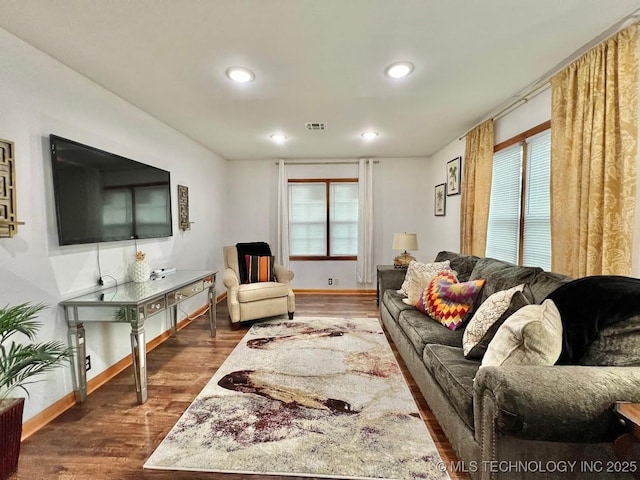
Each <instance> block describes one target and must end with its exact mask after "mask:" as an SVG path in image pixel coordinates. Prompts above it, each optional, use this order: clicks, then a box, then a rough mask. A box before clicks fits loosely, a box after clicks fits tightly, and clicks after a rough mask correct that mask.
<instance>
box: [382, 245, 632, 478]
mask: <svg viewBox="0 0 640 480" xmlns="http://www.w3.org/2000/svg"><path fill="white" fill-rule="evenodd" d="M445 260H449V262H450V266H451V268H452V269H453V270H455V271H456V272H457V274H458V279H459V280H460V281H466V280H468V279H485V281H486V282H485V285H484V287H483V289H482V291H481V292H480V294H479V296H478V298H477V299H476V302H475V305H474V308H476V307H477V305H479V304H481V303H482V302H483V301H484V300H486V298H488V297H489V296H490V295H491V294H492V293H494V292H497V291H500V290H505V289H507V288H510V287H513V286H516V285H519V284H521V283H525V284H526V285H528V288H529V289H530V295H531V296H532V300H533V302H534V303H541V302H542V301H543V300H544V299H545V298H547V296H548V295H550V294H552V293H553V292H555V291H560V290H557V289H558V288H559V287H561V286H563V285H570V284H571V285H572V287H573V284H574V283H575V282H574V281H572V279H570V278H568V277H564V276H562V275H558V274H554V273H550V272H546V271H543V270H542V269H540V268H533V267H520V266H515V265H511V264H508V263H505V262H502V261H499V260H494V259H490V258H478V257H473V256H465V255H460V254H456V253H452V252H440V253H439V254H438V255H437V257H436V259H435V260H434V261H436V262H441V261H445ZM630 282H631V293H630V294H629V295H627V296H620V298H615V299H612V303H619V304H626V305H629V303H630V302H629V299H633V302H632V303H634V305H633V306H632V307H633V308H635V309H637V308H638V305H637V304H638V303H640V301H637V299H640V290H639V289H638V285H640V281H635V280H630ZM634 282H635V283H634ZM399 288H400V285H399V284H385V283H384V282H381V284H380V292H381V293H380V296H381V298H380V317H381V320H382V322H383V324H384V326H385V328H386V330H387V332H388V334H389V335H390V337H391V338H392V340H393V342H394V343H395V345H396V347H397V349H398V351H399V353H400V355H401V356H402V358H403V360H404V361H405V363H406V365H407V367H408V369H409V371H410V372H411V374H412V376H413V378H414V379H415V381H416V383H417V384H418V386H419V388H420V390H421V392H422V394H423V396H424V397H425V399H426V401H427V403H428V405H429V407H430V409H431V410H432V412H433V414H434V415H435V417H436V419H437V420H438V422H439V424H440V425H441V427H442V429H443V431H444V432H445V434H446V436H447V438H448V439H449V441H450V442H451V445H452V446H453V448H454V450H455V451H456V453H457V455H458V456H459V458H460V460H461V463H460V464H457V465H448V468H449V469H450V470H451V469H461V468H463V469H465V470H466V471H468V472H469V473H470V475H471V477H472V478H474V479H477V478H481V479H496V478H500V479H502V478H505V479H516V478H527V479H528V478H575V479H583V478H594V479H596V478H597V479H600V478H632V475H631V474H630V470H633V469H634V467H633V465H629V466H627V467H626V468H625V466H624V465H623V464H622V463H614V462H615V461H616V459H615V456H614V455H613V452H612V441H613V439H614V438H615V437H616V436H617V435H618V434H620V433H621V431H620V429H621V427H620V424H619V422H617V421H616V419H615V416H614V413H613V409H612V405H613V403H614V402H615V401H621V400H622V401H634V402H640V358H639V356H640V343H639V340H640V315H639V314H640V312H635V313H636V314H635V315H634V314H633V313H634V312H633V311H632V308H631V307H629V308H627V309H626V310H625V312H623V315H622V317H621V321H619V322H618V320H620V319H617V318H616V319H615V320H616V322H617V323H614V324H609V323H608V322H607V321H603V320H602V317H603V316H604V317H606V318H608V317H611V314H610V313H609V310H607V309H606V308H604V307H603V308H600V305H604V304H605V303H606V302H603V301H602V299H599V298H598V297H597V295H596V296H595V297H594V294H593V292H592V291H590V290H589V289H587V288H585V287H580V285H578V284H576V285H575V287H573V288H572V289H571V290H569V291H570V293H571V295H573V296H574V297H576V295H577V298H578V299H584V302H582V301H580V302H578V303H584V305H583V307H584V309H588V310H589V312H587V313H584V314H583V313H580V312H581V310H580V309H577V310H576V312H578V313H580V315H585V316H586V315H591V316H592V317H593V318H592V323H593V324H595V327H594V328H592V329H591V331H589V332H587V333H585V332H586V330H585V331H584V332H579V333H581V334H584V335H583V336H585V338H586V337H588V338H589V342H587V343H588V344H587V343H585V345H584V348H583V349H582V350H581V351H575V352H573V353H574V354H575V355H574V358H573V360H571V359H569V361H565V362H564V363H567V364H564V365H558V364H556V365H553V366H501V367H491V366H485V367H483V368H479V367H480V365H481V361H480V360H467V359H466V358H465V357H464V355H463V350H462V337H463V330H464V327H461V328H459V329H457V330H454V331H451V330H449V329H447V328H446V327H444V326H442V325H441V324H440V323H437V322H436V321H433V320H432V319H430V318H428V317H427V316H426V315H425V314H423V313H421V312H420V311H418V310H417V309H416V308H414V307H413V306H410V305H406V304H405V303H403V302H402V298H403V297H402V296H401V295H399V294H398V293H397V292H396V291H397V290H398V289H399ZM580 288H584V292H583V291H581V290H580ZM565 290H566V289H565ZM576 292H577V293H576ZM583 293H584V296H582V295H583ZM605 293H606V292H605ZM565 297H566V295H565ZM603 298H609V297H608V296H607V295H605V296H604V297H603ZM614 300H615V302H614ZM559 301H560V303H562V301H561V300H559ZM570 301H571V302H575V300H574V299H571V300H570ZM567 302H568V300H566V299H565V301H564V303H565V305H563V306H562V308H561V307H560V306H559V307H558V308H559V309H560V312H561V313H562V314H563V323H564V321H565V319H564V316H565V312H566V311H567V305H571V303H567ZM589 302H591V303H589ZM607 308H609V307H607ZM616 308H617V307H616V306H615V305H613V306H611V309H613V310H615V309H616ZM595 310H598V312H594V311H595ZM600 310H602V311H603V312H604V313H602V312H600ZM581 318H582V317H580V316H578V319H577V320H575V319H574V320H573V321H576V322H578V323H579V322H581V321H582V320H581ZM598 322H599V323H598ZM594 338H595V340H594ZM634 350H635V351H634ZM565 360H567V359H566V358H565ZM570 363H573V364H570ZM621 365H624V366H621ZM599 462H601V463H599ZM636 467H637V469H638V470H640V464H639V465H636ZM608 470H609V471H608ZM616 470H623V472H616Z"/></svg>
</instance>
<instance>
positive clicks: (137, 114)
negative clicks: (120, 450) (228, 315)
mask: <svg viewBox="0 0 640 480" xmlns="http://www.w3.org/2000/svg"><path fill="white" fill-rule="evenodd" d="M0 63H1V64H2V65H3V68H2V69H0V106H1V107H0V108H1V110H0V138H3V139H6V140H10V141H13V142H14V143H15V157H16V176H17V187H18V189H17V191H18V195H17V212H18V219H19V220H20V221H23V222H25V225H23V226H20V227H19V232H18V235H17V236H15V237H14V238H12V239H0V305H2V306H5V305H7V304H11V305H14V304H18V303H21V302H45V303H46V304H48V305H50V308H48V309H47V310H46V311H45V312H43V314H42V315H41V316H40V320H42V322H43V323H44V327H43V328H42V330H41V333H40V336H39V340H40V341H46V340H51V339H58V340H62V341H64V342H66V341H67V326H66V324H65V320H64V316H63V312H62V309H61V308H60V307H58V306H57V303H58V302H59V301H61V300H62V299H66V298H70V297H72V296H75V295H77V294H79V293H84V292H86V291H91V290H93V289H95V288H97V287H96V280H97V278H98V264H97V259H98V256H97V249H96V245H95V244H92V245H79V246H65V247H61V246H59V245H58V241H57V231H56V219H55V211H54V202H53V190H52V178H51V166H50V164H51V159H50V154H49V139H48V136H49V134H50V133H55V134H58V135H60V136H63V137H66V138H70V139H73V140H76V141H79V142H81V143H85V144H88V145H91V146H94V147H97V148H100V149H103V150H107V151H110V152H113V153H117V154H119V155H122V156H125V157H128V158H132V159H134V160H137V161H140V162H143V163H147V164H150V165H153V166H157V167H160V168H163V169H166V170H169V171H170V172H171V183H172V186H171V192H172V209H173V219H174V222H173V223H174V225H173V229H174V235H173V237H171V238H167V239H161V240H141V241H138V249H141V250H143V251H145V252H146V253H147V259H148V261H149V263H150V264H151V266H152V267H154V268H157V267H169V266H170V267H176V268H179V269H194V270H203V269H217V270H222V240H221V232H223V231H224V228H223V227H224V220H225V218H226V212H225V211H224V208H223V206H224V203H225V201H226V185H225V178H226V166H227V162H226V161H225V160H224V159H222V158H220V157H218V156H216V155H214V154H212V153H211V152H210V151H209V150H206V149H205V148H203V147H202V146H200V145H199V144H197V143H195V142H193V141H192V140H190V139H188V138H186V137H185V136H183V135H182V134H180V133H178V132H176V131H175V130H173V129H172V128H169V127H168V126H166V125H165V124H163V123H161V122H159V121H157V120H156V119H154V118H152V117H150V116H149V115H147V114H146V113H144V112H142V111H141V110H139V109H137V108H136V107H134V106H132V105H131V104H129V103H127V102H125V101H124V100H122V99H121V98H119V97H117V96H115V95H113V94H112V93H110V92H108V91H106V90H104V89H103V88H101V87H99V86H98V85H96V84H94V83H93V82H91V81H89V80H88V79H87V78H85V77H83V76H81V75H79V74H77V73H75V72H74V71H72V70H70V69H69V68H67V67H65V66H64V65H62V64H60V63H58V62H57V61H55V60H53V59H52V58H50V57H48V56H46V55H44V54H43V53H42V52H40V51H38V50H36V49H34V48H32V47H30V46H29V45H27V44H25V43H24V42H22V41H21V40H19V39H17V38H16V37H14V36H12V35H11V34H9V33H7V32H6V31H5V30H2V29H0ZM178 184H181V185H186V186H188V187H189V196H190V198H189V200H190V213H191V220H192V221H194V222H195V224H194V225H193V226H192V230H191V231H187V232H181V231H180V230H179V229H178V224H177V187H176V185H178ZM134 252H135V247H134V243H133V241H124V242H114V243H104V244H101V245H100V260H101V264H102V273H103V274H106V275H112V276H114V277H116V278H117V279H118V280H120V281H122V280H124V279H125V278H126V276H127V273H126V270H127V267H128V265H129V264H130V263H131V262H132V261H133V256H134ZM218 285H219V287H218V289H219V291H220V290H221V288H220V287H222V282H221V278H220V281H219V283H218ZM205 303H206V295H204V294H201V295H199V296H198V297H196V298H194V299H192V300H190V303H187V302H185V304H183V306H182V307H183V310H185V311H186V312H188V313H191V312H192V311H194V310H196V309H197V308H199V307H200V306H202V305H204V304H205ZM85 326H86V329H87V347H88V348H87V353H88V354H90V355H91V358H92V370H91V371H89V372H88V374H89V378H92V377H93V376H95V375H97V374H98V373H100V372H101V371H104V370H105V369H106V368H107V367H109V366H110V365H112V364H114V363H115V362H117V361H118V360H120V359H121V358H123V357H126V356H127V355H129V353H130V347H129V345H130V344H129V326H128V325H124V324H86V325H85ZM168 328H169V320H168V318H166V316H165V315H157V316H156V317H153V318H152V319H149V321H148V322H147V324H146V329H147V339H152V338H154V337H156V336H157V335H158V334H160V333H161V332H163V331H165V330H167V329H168ZM42 378H43V380H46V381H43V382H39V383H37V384H34V385H33V386H30V387H29V392H30V398H28V399H27V402H26V405H25V414H24V419H25V420H28V419H29V418H31V417H32V416H34V415H35V414H36V413H38V412H40V411H42V410H43V409H45V408H46V407H48V406H49V405H51V404H52V403H54V402H55V401H57V400H58V399H60V398H61V397H63V396H64V395H65V394H67V393H69V392H71V391H72V390H73V388H72V380H71V373H70V369H69V368H60V369H58V370H56V371H55V372H52V373H50V374H48V375H46V376H43V377H42ZM129 394H130V395H131V396H132V397H133V396H134V395H135V388H134V386H133V382H132V384H131V391H130V393H129Z"/></svg>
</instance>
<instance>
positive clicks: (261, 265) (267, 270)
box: [244, 255, 274, 283]
mask: <svg viewBox="0 0 640 480" xmlns="http://www.w3.org/2000/svg"><path fill="white" fill-rule="evenodd" d="M244 259H245V261H246V263H247V283H258V282H271V281H273V261H274V257H272V256H271V257H269V256H257V255H245V256H244Z"/></svg>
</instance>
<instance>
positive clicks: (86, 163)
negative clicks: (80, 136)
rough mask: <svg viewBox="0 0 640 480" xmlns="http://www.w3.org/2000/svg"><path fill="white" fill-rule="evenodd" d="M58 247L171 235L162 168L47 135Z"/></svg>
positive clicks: (166, 175)
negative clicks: (51, 167) (49, 147)
mask: <svg viewBox="0 0 640 480" xmlns="http://www.w3.org/2000/svg"><path fill="white" fill-rule="evenodd" d="M49 141H50V144H51V162H52V166H53V188H54V195H55V205H56V215H57V220H58V240H59V243H60V245H73V244H78V243H97V242H114V241H118V240H130V239H138V238H159V237H170V236H171V235H172V234H173V229H172V222H171V179H170V174H169V172H168V171H166V170H162V169H160V168H156V167H151V166H149V165H145V164H144V163H140V162H136V161H134V160H130V159H128V158H125V157H121V156H119V155H115V154H113V153H108V152H105V151H102V150H98V149H97V148H93V147H89V146H87V145H83V144H81V143H78V142H74V141H72V140H68V139H66V138H62V137H58V136H57V135H50V136H49Z"/></svg>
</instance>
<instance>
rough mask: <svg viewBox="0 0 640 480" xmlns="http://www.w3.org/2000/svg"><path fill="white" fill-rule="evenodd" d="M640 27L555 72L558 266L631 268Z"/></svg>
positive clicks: (602, 270)
mask: <svg viewBox="0 0 640 480" xmlns="http://www.w3.org/2000/svg"><path fill="white" fill-rule="evenodd" d="M637 46H638V27H637V26H636V25H634V26H631V27H629V28H627V29H625V30H623V31H621V32H619V33H618V34H617V35H615V36H614V37H612V38H610V39H609V40H607V41H605V42H604V43H602V44H600V45H599V46H597V47H595V48H594V49H592V50H590V51H589V52H587V53H586V54H585V55H583V56H582V57H581V58H580V59H578V60H577V61H576V62H574V63H573V64H571V65H570V66H569V67H567V68H566V69H564V70H563V71H562V72H560V73H558V74H557V75H556V76H555V77H553V78H552V79H551V89H552V90H551V238H552V240H551V243H552V248H551V251H552V270H554V271H556V272H559V273H564V274H566V275H569V276H572V277H575V278H578V277H583V276H586V275H608V274H611V275H613V274H616V275H629V274H630V272H631V258H632V257H631V255H632V252H631V248H632V237H633V221H634V212H635V201H636V162H637V160H636V155H637V152H636V150H637V132H638V118H637V117H638V115H637V112H638V97H637V93H638V59H637Z"/></svg>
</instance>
